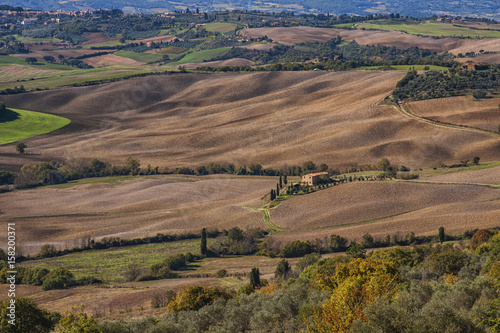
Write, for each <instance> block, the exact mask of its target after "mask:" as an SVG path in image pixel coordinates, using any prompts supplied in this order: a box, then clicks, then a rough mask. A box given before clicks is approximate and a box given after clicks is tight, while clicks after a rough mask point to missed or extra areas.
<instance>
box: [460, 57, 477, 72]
mask: <svg viewBox="0 0 500 333" xmlns="http://www.w3.org/2000/svg"><path fill="white" fill-rule="evenodd" d="M476 65H477V64H476V63H475V62H473V61H470V60H469V61H466V62H464V63H463V64H462V69H464V70H466V71H475V70H476Z"/></svg>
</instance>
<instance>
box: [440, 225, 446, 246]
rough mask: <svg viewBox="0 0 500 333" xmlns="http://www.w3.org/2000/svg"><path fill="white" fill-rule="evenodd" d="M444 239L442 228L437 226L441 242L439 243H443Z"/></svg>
mask: <svg viewBox="0 0 500 333" xmlns="http://www.w3.org/2000/svg"><path fill="white" fill-rule="evenodd" d="M444 239H445V234H444V228H443V227H439V241H440V242H441V244H443V242H444Z"/></svg>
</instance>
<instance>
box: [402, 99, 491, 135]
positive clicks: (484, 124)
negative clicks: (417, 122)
mask: <svg viewBox="0 0 500 333" xmlns="http://www.w3.org/2000/svg"><path fill="white" fill-rule="evenodd" d="M499 103H500V98H488V99H482V100H479V101H474V100H473V99H471V98H468V97H449V98H437V99H430V100H425V101H418V102H412V103H408V104H407V105H408V108H409V110H410V111H411V112H412V113H414V114H416V115H419V116H422V117H426V118H429V119H433V120H438V121H441V122H445V123H452V124H457V125H465V126H471V127H477V128H482V129H487V130H490V131H497V130H498V124H500V110H499V109H498V105H499Z"/></svg>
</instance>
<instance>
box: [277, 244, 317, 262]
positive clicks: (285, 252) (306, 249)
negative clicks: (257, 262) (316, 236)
mask: <svg viewBox="0 0 500 333" xmlns="http://www.w3.org/2000/svg"><path fill="white" fill-rule="evenodd" d="M315 250H316V248H315V246H314V245H313V244H311V243H310V242H308V241H307V242H302V241H298V240H297V241H293V242H291V243H290V244H287V245H285V246H284V247H283V248H282V249H281V251H280V253H279V256H280V257H281V258H292V257H302V256H304V255H306V254H309V253H312V252H314V251H315Z"/></svg>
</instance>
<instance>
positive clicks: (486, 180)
mask: <svg viewBox="0 0 500 333" xmlns="http://www.w3.org/2000/svg"><path fill="white" fill-rule="evenodd" d="M421 180H422V181H426V182H427V181H429V182H438V183H439V182H443V183H478V184H492V185H500V167H493V168H487V169H482V170H468V171H462V172H454V173H449V174H446V175H439V176H431V177H425V178H422V179H421Z"/></svg>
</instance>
